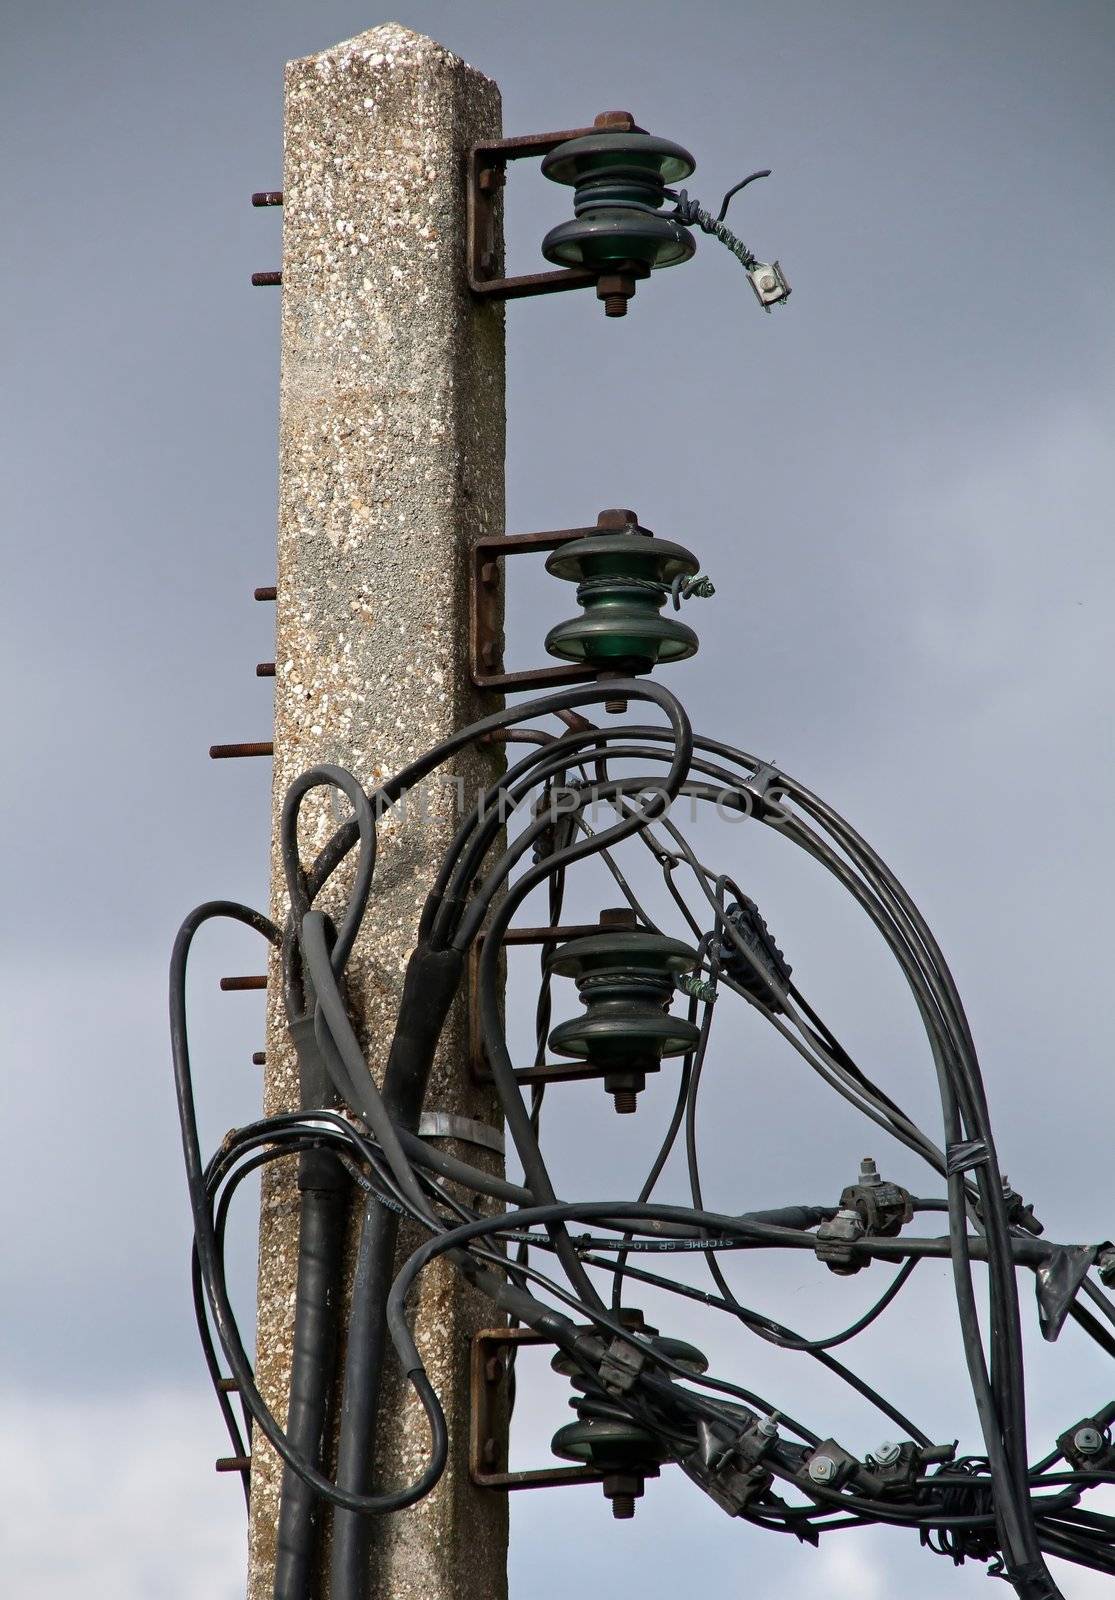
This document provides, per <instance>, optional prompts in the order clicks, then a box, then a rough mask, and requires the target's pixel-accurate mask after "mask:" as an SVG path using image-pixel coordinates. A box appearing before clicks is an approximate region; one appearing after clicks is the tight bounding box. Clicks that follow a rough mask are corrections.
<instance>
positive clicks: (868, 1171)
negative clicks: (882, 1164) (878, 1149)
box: [859, 1156, 883, 1184]
mask: <svg viewBox="0 0 1115 1600" xmlns="http://www.w3.org/2000/svg"><path fill="white" fill-rule="evenodd" d="M859 1181H860V1183H871V1184H875V1183H882V1181H883V1180H882V1178H881V1177H880V1176H879V1169H878V1167H877V1166H876V1165H875V1162H874V1160H873V1159H872V1157H871V1156H864V1158H863V1160H862V1161H861V1162H860V1164H859Z"/></svg>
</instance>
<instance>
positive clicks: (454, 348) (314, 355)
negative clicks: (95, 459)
mask: <svg viewBox="0 0 1115 1600" xmlns="http://www.w3.org/2000/svg"><path fill="white" fill-rule="evenodd" d="M499 135H500V103H499V92H498V90H497V88H496V86H495V84H494V83H492V82H491V81H490V80H489V79H488V78H485V77H484V76H483V75H482V74H481V73H479V72H475V71H474V70H473V69H472V68H471V67H468V66H466V65H465V63H464V62H462V61H459V60H458V59H457V58H456V57H455V56H453V55H451V54H449V52H448V51H446V50H444V49H443V48H442V47H441V46H440V45H438V44H435V43H434V42H433V40H431V39H426V38H422V37H421V36H419V35H417V34H414V33H411V32H409V31H408V30H407V29H406V28H402V27H399V26H397V25H395V24H388V25H386V26H384V27H380V28H373V29H372V30H370V31H369V32H367V33H363V34H361V35H359V37H357V38H355V39H351V40H348V41H347V42H345V43H343V44H339V45H336V46H334V47H333V48H332V49H329V50H326V51H323V52H322V54H320V55H316V56H310V57H307V58H306V59H305V60H301V61H293V62H291V63H289V65H288V66H287V69H286V87H285V155H284V165H283V197H284V198H283V205H284V210H283V259H282V272H283V286H282V376H281V410H280V463H279V533H278V554H279V563H278V598H277V619H276V643H275V737H274V763H275V766H274V791H273V796H274V798H273V833H272V840H273V847H272V886H271V915H272V917H273V918H274V919H275V920H276V921H277V922H280V923H281V922H283V920H284V919H285V916H286V912H287V899H286V892H285V888H284V883H283V874H282V866H281V862H280V859H279V852H278V817H279V813H280V809H281V806H282V802H283V795H284V793H285V791H286V788H287V785H288V784H289V783H290V782H291V780H292V779H293V778H295V777H296V776H297V775H298V774H299V773H301V772H303V771H304V770H305V769H306V768H308V767H311V766H313V765H315V764H316V763H319V762H322V761H328V762H334V763H338V764H340V765H342V766H345V767H348V768H350V769H351V770H352V771H354V772H355V773H356V775H357V776H358V777H359V778H360V780H361V782H362V783H364V785H365V786H366V787H368V788H371V787H374V786H375V785H376V784H377V783H378V782H379V781H381V780H382V779H383V778H384V777H386V776H388V775H389V774H391V773H393V772H395V771H396V770H398V769H399V768H400V767H402V766H404V765H405V764H406V763H407V762H408V761H410V760H412V759H413V758H414V757H416V756H417V755H419V754H420V753H421V752H423V751H424V750H426V749H428V748H429V747H430V746H431V745H433V744H435V743H436V742H437V741H438V740H440V739H443V738H444V737H446V735H448V734H449V733H450V732H452V731H453V730H454V729H456V728H459V727H460V726H461V725H462V724H464V723H466V722H468V721H470V720H472V719H473V718H475V717H477V716H478V715H480V714H482V711H483V710H485V709H492V708H493V705H494V702H493V699H492V697H491V695H488V696H486V699H485V704H484V705H481V703H480V697H479V696H478V695H477V692H476V691H475V690H474V689H472V688H471V687H470V684H469V679H468V671H467V660H466V645H467V629H468V609H467V587H466V583H467V571H466V554H467V551H468V548H469V545H470V543H471V541H472V540H474V539H475V538H477V537H478V536H479V535H481V534H491V533H500V532H502V519H503V501H504V356H503V315H502V310H501V309H500V308H499V307H497V306H493V305H491V304H486V305H479V304H477V303H476V302H475V301H474V300H473V299H472V298H471V297H470V295H469V292H468V289H467V286H466V281H465V250H464V240H465V188H464V174H465V157H466V152H467V149H468V147H469V145H470V144H472V143H474V142H476V141H477V140H480V139H485V138H492V137H497V138H498V137H499ZM450 770H451V772H452V773H453V774H454V775H455V776H458V777H460V778H461V779H462V780H463V784H464V792H465V794H466V795H468V796H475V793H476V790H477V787H478V785H480V784H481V783H489V782H491V781H492V778H493V776H494V775H495V773H496V771H497V758H496V757H495V756H493V755H492V754H491V753H490V752H485V753H483V754H477V753H474V754H470V755H467V756H465V757H463V758H461V759H460V760H459V761H458V762H456V763H455V765H454V766H453V767H452V768H451V769H450ZM346 809H347V808H346ZM456 809H457V807H456V797H455V794H454V791H453V789H452V788H451V787H450V786H449V785H448V784H446V785H442V786H440V787H439V786H437V785H436V784H435V785H433V786H432V787H430V788H428V789H427V792H426V794H425V797H424V804H423V805H422V806H419V805H417V804H413V803H412V805H411V806H410V807H409V808H408V811H407V814H406V816H405V817H403V818H399V817H398V816H392V817H390V818H388V819H386V820H385V821H384V822H383V823H382V824H381V826H380V831H379V856H378V865H377V869H376V879H375V887H374V889H373V892H372V903H371V907H370V910H369V914H368V916H367V918H366V919H365V923H364V931H363V934H362V936H361V940H360V943H359V944H358V945H357V947H356V950H355V952H354V955H353V958H352V960H351V961H350V963H349V967H348V977H347V982H346V987H347V993H348V997H349V1001H350V1005H351V1007H352V1009H353V1011H354V1013H355V1014H356V1016H357V1018H358V1027H359V1031H360V1034H361V1038H362V1042H363V1044H364V1047H365V1050H366V1052H367V1054H368V1057H369V1060H370V1061H371V1063H372V1065H373V1067H374V1068H377V1069H382V1066H383V1063H384V1061H385V1059H386V1055H387V1049H388V1045H389V1043H390V1038H391V1032H392V1029H393V1026H394V1021H395V1015H396V1010H397V1005H398V999H399V994H400V991H401V985H402V977H403V971H404V967H405V965H406V961H407V957H408V956H409V954H410V951H411V949H412V947H413V945H414V942H415V935H416V927H417V920H418V915H419V911H420V908H421V905H422V902H423V899H424V897H425V894H426V891H427V888H428V886H429V883H430V881H431V878H432V876H433V872H434V869H435V866H436V864H437V863H438V862H439V861H440V859H441V857H442V855H443V854H444V851H445V849H446V848H447V846H448V843H449V839H450V837H451V832H452V828H453V825H454V820H455V815H456ZM338 814H339V813H338V812H337V810H336V809H334V807H333V806H331V804H330V801H329V799H328V797H326V796H325V794H324V791H318V792H317V793H315V794H314V795H312V796H311V797H310V801H309V803H308V804H307V805H306V806H305V807H304V808H303V817H304V823H303V828H302V839H303V859H304V860H307V861H308V860H310V859H312V857H313V856H314V854H316V852H317V850H318V849H319V848H320V847H321V846H322V845H323V844H324V842H325V840H326V839H327V838H328V836H329V835H330V833H331V832H332V831H333V829H334V828H335V827H336V824H337V820H338ZM348 881H349V879H348V877H347V876H346V878H345V883H346V885H347V882H348ZM338 898H339V897H338V896H336V895H334V896H333V898H332V899H330V897H329V895H326V896H323V905H324V909H330V906H331V905H334V906H335V905H336V904H337V901H338ZM265 1102H266V1110H267V1112H268V1113H269V1114H270V1113H274V1112H277V1111H280V1110H282V1109H286V1108H293V1107H296V1106H297V1105H298V1074H297V1068H296V1062H295V1056H294V1052H293V1050H292V1048H291V1046H290V1044H289V1041H288V1036H287V1032H286V1026H285V1016H284V1011H283V1005H282V996H281V986H280V981H279V972H278V966H277V963H275V962H274V961H273V962H272V965H271V969H270V973H269V983H268V1017H267V1055H266V1093H265ZM426 1104H427V1107H428V1108H430V1109H433V1110H437V1111H448V1112H454V1113H457V1114H460V1115H464V1116H468V1117H473V1118H478V1119H480V1120H483V1121H485V1122H488V1123H491V1122H493V1121H494V1120H495V1117H496V1103H495V1101H494V1099H493V1098H490V1097H489V1095H488V1093H487V1092H486V1091H481V1090H478V1089H477V1088H475V1087H474V1086H472V1085H471V1083H470V1081H469V1076H468V1070H467V1061H466V1016H465V1007H464V1005H463V1003H462V1002H461V1001H460V1000H458V1002H457V1003H456V1005H455V1007H454V1010H453V1012H452V1014H451V1016H450V1020H449V1023H448V1025H447V1027H446V1030H445V1033H444V1036H443V1039H442V1046H441V1049H440V1052H439V1056H438V1060H437V1062H436V1064H435V1069H434V1073H433V1077H432V1080H431V1084H430V1090H429V1094H428V1096H427V1101H426ZM447 1148H449V1149H450V1150H452V1151H453V1153H455V1154H457V1155H459V1156H462V1157H463V1158H464V1159H466V1160H469V1161H472V1162H474V1163H477V1164H486V1165H488V1167H489V1170H496V1164H497V1162H498V1159H499V1158H497V1157H496V1156H494V1155H493V1154H492V1153H491V1152H485V1151H484V1150H482V1149H479V1148H477V1147H475V1146H472V1145H456V1144H452V1145H449V1146H447ZM294 1165H295V1164H294V1163H292V1162H291V1163H280V1164H272V1165H271V1166H270V1167H268V1168H267V1169H266V1171H267V1176H266V1177H265V1180H264V1185H263V1197H262V1211H261V1217H260V1254H259V1287H258V1294H259V1301H258V1304H259V1310H258V1333H257V1350H258V1354H257V1365H258V1380H259V1385H260V1388H261V1390H262V1391H263V1394H264V1396H265V1397H266V1399H267V1401H268V1403H269V1404H270V1405H271V1406H272V1407H273V1408H274V1410H275V1412H276V1414H277V1415H278V1416H279V1417H280V1418H282V1417H283V1416H284V1415H285V1411H286V1401H287V1393H288V1386H289V1370H290V1355H291V1329H292V1318H293V1310H294V1286H295V1269H296V1259H297V1243H298V1192H297V1187H296V1177H295V1173H294V1171H293V1168H294ZM280 1168H281V1169H282V1170H280ZM355 1209H356V1210H358V1209H359V1208H358V1207H356V1208H355ZM414 1242H415V1241H414V1239H413V1238H412V1237H411V1236H409V1235H405V1234H404V1238H403V1243H402V1246H401V1248H403V1249H407V1250H409V1249H410V1248H412V1247H413V1244H414ZM491 1320H492V1314H491V1309H490V1307H489V1308H487V1309H485V1303H484V1302H482V1301H481V1300H480V1298H479V1297H478V1296H476V1295H475V1294H474V1293H473V1292H472V1291H469V1290H465V1289H464V1288H462V1287H461V1286H460V1284H459V1283H458V1281H457V1280H456V1279H455V1277H454V1275H453V1274H452V1272H451V1271H450V1270H449V1269H442V1270H437V1269H435V1270H433V1271H429V1272H427V1273H426V1275H425V1277H424V1281H423V1286H422V1294H421V1300H420V1303H419V1306H418V1309H417V1313H416V1319H415V1325H416V1332H417V1338H418V1342H419V1345H420V1347H421V1349H422V1352H423V1357H424V1360H425V1362H426V1365H427V1369H428V1371H429V1375H430V1378H431V1379H432V1381H433V1383H434V1385H435V1387H436V1389H437V1390H438V1393H439V1394H440V1396H441V1399H442V1402H443V1404H444V1406H445V1410H446V1414H447V1417H448V1422H449V1431H450V1439H451V1441H452V1443H451V1454H450V1463H449V1467H448V1470H447V1472H446V1474H445V1477H444V1479H443V1480H442V1482H441V1484H440V1486H439V1487H438V1489H437V1490H436V1491H435V1492H434V1493H433V1494H432V1495H430V1496H429V1497H428V1498H427V1499H425V1500H423V1501H422V1502H421V1503H420V1504H419V1505H417V1506H416V1507H414V1508H413V1509H411V1510H408V1511H404V1512H401V1513H398V1514H396V1515H393V1516H389V1517H381V1518H377V1519H375V1520H374V1522H373V1523H372V1524H371V1544H372V1548H371V1554H370V1562H371V1572H372V1578H371V1594H372V1596H373V1600H388V1597H390V1600H412V1597H413V1600H418V1597H419V1596H421V1597H422V1600H499V1597H500V1596H502V1595H504V1594H506V1571H505V1567H506V1542H507V1531H506V1530H507V1505H506V1497H505V1496H501V1495H500V1494H497V1493H493V1492H492V1491H490V1490H482V1489H476V1488H474V1487H473V1486H472V1484H471V1483H470V1481H469V1476H468V1464H467V1441H468V1433H469V1430H468V1381H469V1373H468V1365H469V1345H470V1338H471V1334H472V1332H473V1331H474V1329H475V1328H477V1327H480V1326H482V1325H484V1324H486V1323H488V1322H490V1321H491ZM389 1376H390V1382H389V1383H388V1385H387V1389H386V1394H385V1401H384V1411H383V1416H382V1420H381V1427H380V1435H379V1440H378V1457H377V1466H376V1475H375V1488H376V1489H383V1488H386V1487H389V1486H397V1485H399V1484H401V1483H404V1482H407V1481H409V1480H410V1479H411V1478H412V1477H414V1476H415V1475H416V1474H417V1472H418V1471H419V1470H420V1467H421V1465H422V1464H423V1463H424V1462H425V1459H426V1456H427V1447H428V1434H427V1428H426V1422H425V1419H424V1417H423V1415H422V1412H421V1408H420V1407H419V1406H418V1404H417V1403H416V1402H414V1400H413V1396H409V1395H407V1396H404V1395H403V1393H402V1386H401V1384H400V1383H399V1382H398V1381H397V1378H396V1375H395V1374H394V1372H393V1371H392V1372H391V1373H390V1374H389ZM281 1478H282V1473H281V1469H280V1463H279V1461H278V1458H277V1457H276V1456H275V1454H274V1453H273V1452H272V1451H271V1449H270V1448H269V1447H268V1446H267V1445H266V1443H264V1442H263V1441H261V1440H260V1438H259V1436H258V1434H257V1437H256V1442H255V1446H254V1453H253V1458H252V1473H251V1487H252V1495H251V1534H250V1570H249V1583H248V1594H249V1597H250V1600H270V1596H271V1592H272V1580H273V1568H274V1556H275V1535H276V1526H277V1518H278V1505H279V1489H280V1483H281ZM324 1568H325V1571H324V1572H323V1575H322V1577H321V1579H320V1586H319V1589H318V1590H317V1591H316V1592H319V1593H320V1594H321V1595H322V1596H328V1594H329V1581H328V1560H326V1561H325V1563H324Z"/></svg>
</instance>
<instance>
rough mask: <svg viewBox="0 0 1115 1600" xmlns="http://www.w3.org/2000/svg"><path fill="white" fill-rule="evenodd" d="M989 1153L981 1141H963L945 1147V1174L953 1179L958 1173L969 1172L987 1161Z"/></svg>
mask: <svg viewBox="0 0 1115 1600" xmlns="http://www.w3.org/2000/svg"><path fill="white" fill-rule="evenodd" d="M988 1156H989V1151H988V1148H987V1145H986V1143H985V1142H984V1140H983V1139H965V1140H962V1141H961V1142H959V1143H957V1144H950V1145H946V1146H945V1172H946V1174H947V1175H948V1176H949V1177H950V1178H955V1177H956V1175H957V1173H958V1172H971V1171H972V1169H973V1168H974V1167H981V1166H983V1165H984V1163H985V1162H986V1161H987V1160H988Z"/></svg>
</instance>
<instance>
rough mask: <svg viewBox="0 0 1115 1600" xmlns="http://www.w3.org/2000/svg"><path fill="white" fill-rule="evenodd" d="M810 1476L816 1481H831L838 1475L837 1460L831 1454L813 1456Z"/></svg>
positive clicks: (810, 1463) (810, 1464) (810, 1462)
mask: <svg viewBox="0 0 1115 1600" xmlns="http://www.w3.org/2000/svg"><path fill="white" fill-rule="evenodd" d="M809 1476H810V1477H811V1478H812V1480H813V1482H814V1483H831V1482H832V1480H833V1479H834V1478H835V1477H836V1462H835V1461H834V1460H833V1459H832V1457H831V1456H811V1457H810V1461H809Z"/></svg>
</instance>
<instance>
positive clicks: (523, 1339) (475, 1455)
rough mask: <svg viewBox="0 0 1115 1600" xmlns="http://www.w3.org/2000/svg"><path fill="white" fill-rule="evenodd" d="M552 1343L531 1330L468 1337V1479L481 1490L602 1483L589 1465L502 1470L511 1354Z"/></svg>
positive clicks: (483, 1331)
mask: <svg viewBox="0 0 1115 1600" xmlns="http://www.w3.org/2000/svg"><path fill="white" fill-rule="evenodd" d="M552 1342H553V1341H552V1340H550V1339H547V1338H545V1337H544V1335H542V1334H540V1333H535V1331H534V1329H533V1328H482V1329H481V1330H480V1332H479V1333H476V1334H474V1335H473V1339H472V1387H471V1392H470V1396H469V1401H470V1404H469V1438H468V1470H469V1477H470V1478H471V1479H472V1481H473V1483H475V1484H476V1485H477V1486H478V1487H479V1488H481V1489H501V1490H504V1491H507V1490H511V1489H555V1488H558V1487H559V1486H560V1485H561V1484H563V1483H602V1482H603V1478H604V1475H603V1473H600V1472H593V1470H592V1468H591V1467H538V1468H535V1469H534V1470H533V1471H530V1472H508V1470H507V1443H506V1440H507V1429H506V1418H507V1394H506V1383H507V1374H508V1372H509V1371H510V1369H511V1359H512V1358H513V1355H514V1352H515V1350H517V1349H518V1348H519V1346H520V1345H525V1344H551V1343H552Z"/></svg>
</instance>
